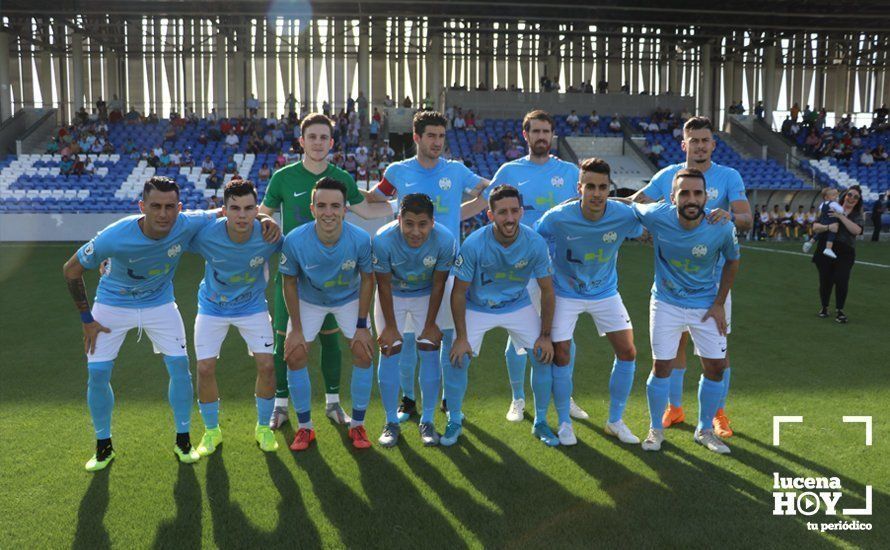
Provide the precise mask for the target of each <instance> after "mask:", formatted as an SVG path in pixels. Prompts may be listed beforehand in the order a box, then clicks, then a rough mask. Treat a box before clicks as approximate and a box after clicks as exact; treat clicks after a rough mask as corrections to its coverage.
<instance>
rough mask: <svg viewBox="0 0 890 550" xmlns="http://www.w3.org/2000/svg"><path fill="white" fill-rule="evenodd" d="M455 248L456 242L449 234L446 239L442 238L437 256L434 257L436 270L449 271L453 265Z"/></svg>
mask: <svg viewBox="0 0 890 550" xmlns="http://www.w3.org/2000/svg"><path fill="white" fill-rule="evenodd" d="M456 250H457V244H456V243H455V241H454V237H452V236H451V235H449V236H448V238H447V239H443V242H442V245H441V246H440V247H439V256H438V257H437V258H436V271H449V270H450V269H451V266H452V265H454V254H455V252H456Z"/></svg>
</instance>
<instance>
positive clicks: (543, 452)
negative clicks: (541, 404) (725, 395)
mask: <svg viewBox="0 0 890 550" xmlns="http://www.w3.org/2000/svg"><path fill="white" fill-rule="evenodd" d="M750 246H753V247H756V248H758V249H757V250H753V249H750V248H746V249H744V250H743V256H742V267H741V272H740V275H739V278H738V280H737V283H736V288H735V290H734V293H733V297H734V300H733V302H734V304H733V307H734V311H733V314H734V318H733V334H732V336H731V338H730V352H731V358H732V366H733V377H732V391H731V393H730V399H729V405H728V409H727V410H728V413H729V416H730V418H731V419H732V421H733V428H734V429H735V430H736V435H735V437H733V438H732V439H731V440H730V442H729V443H730V445H731V447H732V454H731V455H729V456H718V455H715V454H713V453H710V452H708V451H706V450H705V449H703V448H701V447H699V446H698V445H696V444H694V443H693V441H692V424H691V422H692V421H693V419H694V416H695V414H696V410H697V404H696V390H697V380H698V375H699V372H700V370H699V367H698V365H697V360H696V361H694V362H691V363H690V369H689V371H688V375H687V383H686V393H685V396H684V401H685V407H686V409H687V417H688V420H689V422H690V424H688V425H686V426H683V427H681V428H679V429H677V428H674V429H671V430H669V431H668V432H667V444H666V445H665V447H664V449H663V451H662V452H661V453H643V452H642V450H641V449H640V448H639V446H625V445H622V444H620V443H618V442H617V441H616V440H615V439H612V438H609V437H607V436H605V435H604V434H603V431H602V424H603V422H604V419H605V415H606V411H607V406H608V378H609V370H610V367H611V358H612V354H611V350H610V348H609V346H608V343H607V342H606V340H605V339H600V338H597V337H596V333H595V330H594V327H593V325H592V323H591V321H590V320H589V319H585V320H583V321H582V322H581V323H580V324H579V330H578V331H577V332H576V337H577V345H578V361H577V365H576V368H575V392H574V393H575V397H576V399H577V401H578V402H579V403H580V404H581V405H582V406H584V407H585V408H586V409H587V410H588V411H589V412H590V413H591V415H592V419H591V421H590V422H577V423H576V431H577V435H578V439H579V444H578V445H577V446H576V447H573V448H555V449H550V448H545V447H544V445H542V444H541V443H539V442H537V441H536V440H534V439H533V438H532V436H531V435H530V430H531V420H530V418H528V416H527V418H526V421H525V422H523V423H520V424H512V423H509V422H507V421H506V420H505V419H504V414H505V412H506V410H507V406H508V405H509V400H510V393H509V384H508V381H507V374H506V368H505V366H504V360H503V349H504V343H505V339H506V336H505V334H504V333H503V332H500V331H499V332H495V333H493V334H490V335H489V336H488V337H487V339H486V341H485V345H484V347H483V350H482V355H481V357H480V358H478V359H477V360H475V361H473V364H472V365H471V367H470V368H471V371H470V388H469V391H468V394H467V400H466V404H465V411H466V413H467V422H466V423H465V429H464V435H463V437H462V438H461V441H460V443H459V444H458V445H457V446H456V447H452V448H450V449H444V448H432V449H428V448H424V447H423V446H422V445H421V443H420V440H419V436H418V434H417V430H416V424H415V423H411V424H408V425H406V426H405V427H404V430H403V438H402V440H401V441H400V443H399V445H398V446H397V447H396V448H394V449H390V450H386V449H382V448H380V447H378V446H376V445H375V446H374V447H373V448H372V449H370V450H368V451H366V452H354V451H353V450H352V448H351V447H349V446H348V440H347V438H346V434H345V430H344V429H341V428H338V427H335V426H332V425H330V424H329V423H328V422H327V420H326V419H325V418H324V417H323V415H322V410H323V409H322V403H323V394H322V389H323V388H322V383H321V376H320V373H319V372H318V370H317V369H318V361H317V360H313V362H312V367H311V368H312V371H311V372H312V378H313V391H314V392H315V395H314V400H313V407H314V412H315V421H316V426H317V432H318V441H317V445H316V446H315V447H313V448H312V449H311V450H310V451H308V452H304V453H300V454H293V453H291V452H290V451H289V450H288V449H287V447H286V445H287V443H289V442H290V440H291V438H292V433H293V432H292V430H291V429H290V428H289V427H288V428H287V429H285V430H284V432H283V434H281V435H279V442H280V443H281V444H282V446H281V449H280V450H279V451H278V452H277V453H275V454H271V455H266V454H264V453H262V452H260V451H259V450H258V449H257V448H256V445H255V444H254V443H253V440H252V436H253V425H254V421H255V412H254V400H253V391H252V390H253V380H254V368H253V363H252V359H249V358H248V357H247V355H246V353H245V350H244V345H243V343H242V342H241V341H240V339H239V338H238V337H237V334H236V333H235V331H231V332H230V334H229V339H228V340H227V342H226V344H225V345H224V347H223V352H222V358H221V360H220V364H219V367H218V376H219V385H220V393H221V397H222V411H221V425H222V428H223V432H224V434H225V443H223V446H222V447H221V449H220V450H219V451H218V452H217V453H216V454H214V455H213V456H211V457H210V458H209V459H202V460H201V461H200V462H199V463H198V464H196V465H194V466H185V465H179V464H178V463H177V462H176V461H175V459H174V457H173V454H172V452H171V446H172V444H173V430H172V417H171V413H170V410H169V407H168V405H167V401H166V387H167V374H166V371H165V369H164V366H163V362H162V361H161V359H160V357H158V356H154V355H152V353H151V347H150V343H149V342H148V339H147V338H143V339H142V341H141V342H136V338H135V332H133V333H131V335H130V336H129V337H128V339H127V341H126V343H125V344H124V347H123V349H122V350H121V354H120V357H119V358H118V361H117V363H116V365H115V368H114V375H113V378H112V384H113V387H114V390H115V397H116V401H117V402H116V408H115V415H114V441H115V447H116V450H117V453H118V458H117V459H116V460H115V462H114V463H113V465H112V466H111V467H110V468H109V469H108V470H107V471H105V472H102V473H99V474H95V475H93V474H88V473H86V472H85V471H84V470H83V463H84V462H85V461H86V459H87V458H89V456H90V455H91V454H92V451H93V445H94V440H93V435H92V427H91V425H90V422H89V416H88V411H87V407H86V400H85V394H86V392H85V388H86V369H85V368H84V366H85V363H84V359H83V356H82V351H81V350H82V345H81V342H80V326H79V320H78V318H77V315H76V312H75V310H74V308H73V306H72V304H71V300H70V298H69V297H68V295H67V291H66V289H65V284H64V282H63V280H62V276H61V266H62V263H63V262H64V261H65V259H67V257H68V256H69V255H70V254H71V253H72V252H73V251H74V250H75V247H76V245H74V244H33V245H25V244H14V245H12V244H11V245H3V246H0V253H2V257H3V262H0V296H2V301H0V305H2V311H3V315H2V320H0V350H2V352H0V353H2V360H0V434H2V436H0V472H2V475H0V504H2V508H0V511H2V513H0V547H3V548H20V547H48V548H58V547H71V546H73V547H78V548H104V547H110V546H116V547H135V548H145V547H176V548H197V547H223V548H239V547H248V546H250V547H274V546H288V547H306V548H314V547H350V548H360V547H381V548H398V547H408V546H412V547H417V546H421V545H422V546H425V547H428V548H461V547H544V546H546V547H551V548H552V547H603V546H605V547H652V546H656V545H658V546H670V547H679V548H691V547H712V546H723V547H752V546H759V547H791V546H795V547H802V546H806V547H809V548H817V547H828V546H862V547H873V548H888V547H890V520H888V517H890V515H888V514H887V510H888V509H890V460H888V458H887V456H888V451H890V444H888V440H890V428H888V423H887V421H886V417H885V412H886V407H887V404H888V403H890V376H888V360H887V352H886V348H885V347H884V346H885V345H886V339H887V336H888V327H890V312H888V304H890V285H888V282H890V269H888V268H887V267H876V266H865V265H857V266H856V267H855V268H854V270H853V276H852V284H851V293H850V297H849V300H848V304H847V307H846V311H847V314H848V315H849V316H850V323H849V324H848V325H846V326H841V325H837V324H835V323H834V322H833V321H832V320H831V319H818V318H816V316H815V312H816V311H817V310H818V293H817V289H816V271H815V268H814V267H813V266H812V265H811V263H810V260H809V258H808V257H805V256H802V255H795V254H781V253H776V252H774V251H766V250H763V249H764V248H769V249H772V250H785V251H788V252H792V251H796V250H799V248H798V245H796V244H794V245H790V244H789V245H782V244H772V243H771V244H765V245H757V244H754V245H750ZM858 254H859V259H860V260H863V261H867V262H872V263H878V264H883V265H885V266H888V265H890V246H888V244H887V243H882V244H879V245H872V243H870V242H861V243H860V244H859V250H858ZM619 263H620V275H621V279H620V288H621V293H622V295H623V298H624V301H625V303H626V304H627V307H628V310H629V311H630V314H631V316H632V318H633V321H634V323H635V326H636V334H635V340H636V345H637V350H638V359H637V364H638V369H637V375H636V379H635V382H634V389H633V392H632V394H631V399H630V402H629V405H628V409H627V415H626V420H627V422H628V424H629V426H630V427H631V428H632V430H634V432H635V433H637V434H638V435H639V436H641V437H642V436H645V432H646V428H647V422H648V413H647V408H646V396H645V379H646V376H647V375H648V371H649V368H650V366H651V356H650V351H649V345H648V330H647V328H648V327H647V324H648V313H647V305H648V300H649V292H648V290H649V287H650V285H651V280H652V249H651V248H647V247H645V246H642V245H637V244H635V243H629V244H628V245H626V246H625V247H624V248H623V249H622V251H621V258H620V260H619ZM201 274H202V269H201V264H200V262H199V260H198V259H197V258H196V257H194V256H187V257H186V258H185V259H184V261H183V262H182V265H181V267H180V269H179V273H178V274H177V278H176V289H177V293H176V294H177V297H178V302H179V306H180V309H181V311H182V314H183V318H184V319H185V323H186V326H187V330H188V332H189V338H190V339H191V330H192V324H193V321H194V316H195V311H196V298H195V292H196V288H197V284H198V281H199V278H200V276H201ZM95 282H96V281H95V276H94V275H93V276H91V277H90V278H89V279H88V283H87V284H88V287H89V288H90V289H91V293H92V289H94V288H95ZM344 349H345V346H344ZM315 353H317V350H316V351H315ZM316 357H317V356H316ZM192 368H193V369H194V361H193V367H192ZM349 372H350V371H349V368H348V363H345V362H344V369H343V373H344V375H343V389H342V390H341V394H342V395H343V396H344V398H345V401H346V403H344V404H345V405H348V399H349V398H348V387H349V384H348V373H349ZM527 393H528V395H529V400H530V401H531V391H530V387H529V388H527ZM529 405H531V402H530V403H529ZM529 408H531V407H529ZM774 415H802V416H803V417H804V423H803V424H790V425H786V427H785V428H784V429H783V431H782V440H781V446H780V447H774V446H773V445H772V417H773V416H774ZM844 415H870V416H873V418H874V435H873V440H874V443H873V445H872V446H871V447H867V446H865V444H864V439H865V438H864V433H863V427H862V425H861V424H845V423H843V422H842V416H844ZM192 418H193V425H192V440H193V441H195V442H197V441H198V439H199V438H200V436H201V433H202V430H203V426H202V424H201V421H200V417H199V415H198V412H197V408H195V411H194V414H193V417H192ZM553 421H555V415H553V413H552V412H551V422H553ZM436 422H437V425H438V427H439V429H440V431H441V430H442V429H444V423H445V421H444V418H443V417H442V415H441V414H439V415H438V416H437V419H436ZM382 423H383V411H382V409H381V405H380V400H379V397H378V396H377V391H376V389H375V391H374V397H373V398H372V402H371V408H370V410H369V412H368V416H367V425H368V428H369V435H371V437H372V438H373V439H375V440H376V437H377V435H379V428H380V427H381V426H382ZM774 472H778V473H780V475H783V476H791V477H802V476H817V477H821V476H837V477H839V478H840V479H841V482H842V484H843V497H842V499H841V506H842V507H846V508H860V507H863V506H864V497H865V486H866V485H872V486H873V503H872V507H873V515H872V516H860V517H858V518H832V517H826V516H824V515H823V514H822V513H819V514H817V515H816V516H813V517H805V516H796V517H780V516H774V515H773V513H772V512H773V497H772V483H773V473H774ZM837 519H859V520H860V521H865V522H870V523H871V524H872V530H871V531H870V532H862V531H842V532H835V533H819V532H817V531H811V530H808V528H807V520H810V521H817V522H832V521H836V520H837Z"/></svg>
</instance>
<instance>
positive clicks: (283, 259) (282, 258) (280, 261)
mask: <svg viewBox="0 0 890 550" xmlns="http://www.w3.org/2000/svg"><path fill="white" fill-rule="evenodd" d="M286 263H287V256H285V255H284V253H283V252H282V254H281V258H280V259H279V260H278V264H279V265H284V264H286Z"/></svg>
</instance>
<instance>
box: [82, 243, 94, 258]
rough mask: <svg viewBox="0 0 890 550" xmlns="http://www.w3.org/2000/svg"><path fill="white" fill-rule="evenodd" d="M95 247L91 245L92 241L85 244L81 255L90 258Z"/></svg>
mask: <svg viewBox="0 0 890 550" xmlns="http://www.w3.org/2000/svg"><path fill="white" fill-rule="evenodd" d="M95 250H96V247H95V246H94V245H93V241H90V242H88V243H87V245H86V247H84V249H83V253H84V255H86V256H92V255H93V252H95Z"/></svg>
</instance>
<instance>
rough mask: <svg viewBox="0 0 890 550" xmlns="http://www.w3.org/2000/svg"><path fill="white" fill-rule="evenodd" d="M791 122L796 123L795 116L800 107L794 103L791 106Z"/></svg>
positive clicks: (798, 112)
mask: <svg viewBox="0 0 890 550" xmlns="http://www.w3.org/2000/svg"><path fill="white" fill-rule="evenodd" d="M790 113H791V122H797V116H798V115H799V114H800V105H798V103H797V102H796V101H795V102H794V105H792V106H791V111H790Z"/></svg>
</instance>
